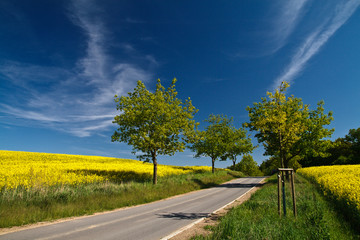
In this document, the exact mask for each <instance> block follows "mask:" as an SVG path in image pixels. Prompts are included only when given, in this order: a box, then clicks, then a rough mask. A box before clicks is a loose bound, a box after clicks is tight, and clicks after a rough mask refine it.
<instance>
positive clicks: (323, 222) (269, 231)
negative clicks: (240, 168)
mask: <svg viewBox="0 0 360 240" xmlns="http://www.w3.org/2000/svg"><path fill="white" fill-rule="evenodd" d="M288 186H289V185H287V189H288V192H287V202H286V203H287V216H286V217H284V216H282V217H281V218H280V217H279V215H278V211H277V182H276V178H275V176H273V177H271V178H270V179H269V180H268V183H267V184H266V185H265V186H264V187H263V188H262V189H260V190H258V191H257V192H256V193H255V194H254V195H253V196H252V197H251V199H250V200H249V201H247V202H245V203H244V204H242V205H240V206H238V207H236V208H234V209H232V210H231V211H230V212H229V213H228V214H227V215H226V216H224V217H223V218H222V219H221V221H220V223H219V225H218V226H217V227H216V228H215V229H214V231H213V233H212V235H210V236H208V237H202V236H197V237H195V238H194V239H197V240H199V239H216V240H218V239H237V240H240V239H268V240H270V239H299V240H300V239H301V240H302V239H314V240H315V239H316V240H317V239H359V235H358V233H356V230H355V229H354V228H352V227H351V225H350V224H349V222H347V221H346V220H345V219H344V217H343V216H342V214H340V213H339V211H338V209H337V206H336V205H334V204H333V203H332V202H329V201H327V200H326V199H325V198H324V196H323V195H321V193H320V192H319V191H318V190H317V188H316V186H314V185H313V184H311V183H310V182H308V181H307V180H306V179H304V178H303V177H301V176H299V175H297V176H296V178H295V188H296V200H297V213H298V216H297V218H295V217H294V216H293V212H292V201H291V193H290V187H288Z"/></svg>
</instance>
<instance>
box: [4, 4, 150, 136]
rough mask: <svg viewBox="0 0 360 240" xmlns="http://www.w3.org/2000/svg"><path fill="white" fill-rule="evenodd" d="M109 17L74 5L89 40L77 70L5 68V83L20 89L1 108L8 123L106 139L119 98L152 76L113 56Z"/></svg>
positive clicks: (96, 8)
mask: <svg viewBox="0 0 360 240" xmlns="http://www.w3.org/2000/svg"><path fill="white" fill-rule="evenodd" d="M103 14H104V13H103V12H102V10H101V8H100V7H99V6H97V5H95V3H94V2H92V1H84V0H77V1H73V2H72V4H71V5H70V7H69V14H68V16H69V18H70V19H71V20H72V22H73V23H74V24H75V25H76V26H78V27H79V29H80V30H81V31H82V33H83V34H84V35H85V36H86V39H87V40H86V46H87V47H86V51H85V52H84V55H83V56H82V57H80V58H79V59H78V60H77V63H76V65H75V66H73V68H72V69H64V68H62V67H48V66H40V65H35V64H25V63H21V62H11V61H7V62H4V63H3V64H2V65H0V77H1V79H2V80H4V81H7V82H8V83H9V84H8V85H11V86H12V88H15V89H16V93H15V94H14V93H13V92H12V93H11V94H10V93H6V91H4V90H2V91H4V92H5V94H7V96H6V99H7V100H8V101H7V102H3V103H2V104H1V105H0V112H2V113H3V114H5V116H6V117H5V119H8V121H7V123H8V124H9V123H10V124H11V121H16V124H17V125H21V124H22V125H24V124H28V122H29V121H32V123H33V124H35V125H38V126H41V127H46V128H53V129H57V130H60V131H63V132H68V133H70V134H73V135H76V136H79V137H87V136H91V135H93V134H99V135H100V134H101V133H102V132H103V131H104V130H106V129H108V128H109V127H110V126H112V125H113V124H112V120H113V117H114V116H115V114H117V113H116V109H115V104H114V101H113V98H114V95H115V94H118V95H123V94H126V93H127V92H129V91H131V90H132V89H133V88H134V87H135V85H136V81H137V80H142V81H145V82H146V81H149V80H150V79H151V78H152V73H151V72H150V71H148V70H146V69H143V68H141V67H139V66H137V65H134V64H131V63H128V62H126V59H120V60H114V58H113V57H112V55H111V53H109V52H108V46H109V45H111V40H110V39H113V38H112V36H111V32H109V30H108V29H107V26H106V24H105V22H104V21H103V18H102V16H103ZM129 46H130V44H129ZM144 60H145V61H147V62H148V63H149V65H154V64H153V62H154V61H155V62H156V60H155V58H153V57H151V58H149V59H147V58H146V57H144ZM0 90H1V89H0ZM11 118H12V119H11ZM2 121H5V120H4V119H3V120H2ZM14 124H15V122H14Z"/></svg>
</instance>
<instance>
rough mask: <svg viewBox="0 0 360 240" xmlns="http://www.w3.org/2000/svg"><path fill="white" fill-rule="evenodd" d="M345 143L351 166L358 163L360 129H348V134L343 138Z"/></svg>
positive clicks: (359, 155) (359, 160)
mask: <svg viewBox="0 0 360 240" xmlns="http://www.w3.org/2000/svg"><path fill="white" fill-rule="evenodd" d="M345 142H346V143H348V144H349V145H350V146H351V147H350V154H349V155H350V156H349V158H350V159H351V160H350V161H351V163H352V164H359V163H360V128H357V129H350V130H349V133H348V134H347V135H346V136H345Z"/></svg>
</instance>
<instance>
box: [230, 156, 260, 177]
mask: <svg viewBox="0 0 360 240" xmlns="http://www.w3.org/2000/svg"><path fill="white" fill-rule="evenodd" d="M235 170H236V171H240V172H242V173H244V174H246V175H248V176H259V175H262V173H261V171H260V170H259V166H258V165H257V163H256V162H255V161H254V159H253V157H252V156H251V155H249V154H245V155H244V156H243V157H242V159H241V161H240V162H239V163H238V164H236V166H235Z"/></svg>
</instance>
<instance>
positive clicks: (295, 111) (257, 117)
mask: <svg viewBox="0 0 360 240" xmlns="http://www.w3.org/2000/svg"><path fill="white" fill-rule="evenodd" d="M288 87H289V84H288V83H287V82H283V83H282V84H281V85H280V87H279V89H277V90H276V91H275V93H271V92H268V93H267V96H268V97H267V98H262V99H261V102H259V103H254V106H253V107H247V111H248V112H249V118H250V121H249V122H248V123H245V124H244V125H245V126H246V127H248V128H249V129H250V130H251V131H256V132H257V133H256V135H255V136H256V137H257V138H258V141H259V142H260V143H263V145H264V148H265V154H264V155H270V156H276V157H278V158H279V159H280V165H279V166H281V167H290V165H289V164H290V163H291V161H292V160H294V158H295V157H298V158H299V157H300V158H303V157H305V156H309V155H311V156H318V155H324V154H326V149H327V148H328V147H329V144H330V141H329V140H324V138H327V137H330V136H331V134H332V132H333V131H334V130H333V129H330V130H329V129H326V128H324V126H325V125H329V124H330V122H331V120H333V117H332V112H329V113H328V114H324V113H323V112H324V108H323V105H324V102H323V101H320V102H319V103H318V106H317V108H316V109H315V110H312V111H311V110H309V105H306V104H303V102H302V100H301V99H300V98H296V97H294V96H293V95H292V96H290V97H286V95H285V91H286V89H287V88H288Z"/></svg>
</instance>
